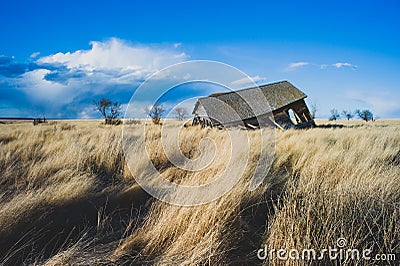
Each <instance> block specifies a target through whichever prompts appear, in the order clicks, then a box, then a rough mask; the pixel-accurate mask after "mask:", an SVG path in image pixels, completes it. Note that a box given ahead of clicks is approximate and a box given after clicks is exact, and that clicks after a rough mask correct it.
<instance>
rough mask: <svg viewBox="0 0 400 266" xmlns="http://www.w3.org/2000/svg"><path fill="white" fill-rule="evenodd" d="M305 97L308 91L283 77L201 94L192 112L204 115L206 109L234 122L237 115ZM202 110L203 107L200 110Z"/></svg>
mask: <svg viewBox="0 0 400 266" xmlns="http://www.w3.org/2000/svg"><path fill="white" fill-rule="evenodd" d="M258 89H261V92H262V93H263V94H264V96H265V98H263V97H262V95H260V90H258ZM242 97H243V98H244V99H246V100H247V102H248V103H247V102H245V101H244V100H243V98H242ZM306 97H307V95H305V94H304V93H303V92H302V91H300V90H299V89H297V88H296V87H295V86H293V85H292V84H291V83H290V82H288V81H281V82H276V83H271V84H266V85H262V86H259V87H253V88H247V89H243V90H238V91H234V92H226V93H215V94H211V95H210V96H208V97H204V98H200V99H199V100H198V102H197V103H196V106H195V108H194V110H193V114H199V115H200V116H201V115H205V113H204V111H205V112H206V115H207V116H209V117H212V118H214V119H217V120H219V119H222V121H225V122H228V121H230V122H233V121H236V120H238V116H239V117H240V119H241V120H244V119H247V118H251V117H254V116H256V115H260V114H265V113H269V112H272V111H274V110H277V109H279V108H281V107H283V106H286V105H289V104H291V103H293V102H296V101H298V100H301V99H304V98H306ZM218 100H219V101H222V102H224V103H226V105H224V104H218ZM265 100H267V101H268V104H269V106H268V104H266V103H265ZM200 105H201V106H200ZM250 106H251V107H250ZM202 107H204V109H203V108H202ZM199 108H200V109H199ZM232 109H233V110H232ZM199 111H201V112H200V113H201V114H200V113H199ZM232 111H235V114H232Z"/></svg>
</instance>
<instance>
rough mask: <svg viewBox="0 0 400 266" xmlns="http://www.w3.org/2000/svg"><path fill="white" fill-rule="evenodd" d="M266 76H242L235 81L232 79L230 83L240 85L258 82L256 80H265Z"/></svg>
mask: <svg viewBox="0 0 400 266" xmlns="http://www.w3.org/2000/svg"><path fill="white" fill-rule="evenodd" d="M266 80H267V78H263V77H260V76H254V77H244V78H241V79H238V80H235V81H232V82H231V83H230V84H231V85H233V86H242V85H251V84H253V83H258V82H265V81H266Z"/></svg>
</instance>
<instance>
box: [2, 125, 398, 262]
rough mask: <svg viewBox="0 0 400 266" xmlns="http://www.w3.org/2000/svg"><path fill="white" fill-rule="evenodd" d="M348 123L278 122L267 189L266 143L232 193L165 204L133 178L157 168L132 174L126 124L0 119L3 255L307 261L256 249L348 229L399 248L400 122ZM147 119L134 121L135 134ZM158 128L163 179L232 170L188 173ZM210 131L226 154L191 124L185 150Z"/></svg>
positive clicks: (200, 178)
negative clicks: (256, 177)
mask: <svg viewBox="0 0 400 266" xmlns="http://www.w3.org/2000/svg"><path fill="white" fill-rule="evenodd" d="M319 123H320V124H321V123H324V122H321V121H320V122H319ZM339 123H342V121H337V122H336V124H339ZM343 124H344V126H343V127H336V126H335V125H331V126H330V127H326V128H314V129H309V130H297V131H296V130H288V131H278V132H277V140H276V153H275V159H274V162H273V166H272V168H271V170H270V172H269V173H268V175H267V176H266V179H265V181H264V183H263V185H262V186H261V187H259V188H258V189H256V190H254V191H252V192H250V191H249V190H248V185H249V182H250V179H251V175H252V172H253V171H254V168H255V167H256V165H257V159H258V156H259V154H258V153H257V149H256V150H255V152H253V153H252V154H250V158H249V164H248V166H247V168H246V169H245V172H244V176H243V178H241V179H240V180H239V182H238V183H237V184H236V185H235V186H234V187H233V189H232V190H231V191H229V193H227V194H226V195H224V196H223V197H221V198H219V199H217V200H215V201H213V202H211V203H208V204H204V205H201V206H195V207H181V206H174V205H170V204H167V203H164V202H160V201H158V200H155V199H153V198H152V197H150V196H149V195H147V194H146V193H145V192H144V191H142V190H141V189H140V187H139V186H138V185H137V184H136V182H135V179H134V177H135V176H137V175H146V172H144V171H143V169H145V168H143V164H144V162H142V161H141V159H140V158H139V159H138V160H137V161H135V162H134V165H135V167H134V169H131V170H132V171H129V169H128V167H127V164H126V162H125V158H124V154H123V151H122V145H121V135H122V134H121V133H122V132H121V130H122V127H121V126H104V125H101V124H100V122H99V121H68V122H58V123H57V124H56V127H57V131H55V132H54V128H53V127H54V124H53V125H39V126H36V127H34V126H33V125H31V124H27V123H21V124H11V125H4V124H0V170H1V179H0V199H1V200H0V262H1V263H3V264H5V265H7V264H9V265H14V264H21V263H25V264H46V265H60V264H61V265H62V264H81V265H88V264H124V263H127V264H131V263H133V264H136V263H137V264H139V263H142V264H157V265H164V264H184V265H194V264H216V265H223V264H261V263H266V264H284V263H287V264H294V265H302V264H304V263H306V264H307V262H304V261H300V260H296V261H286V262H282V261H278V260H277V258H274V259H273V260H272V261H271V260H269V261H268V260H267V261H264V262H263V261H261V260H259V259H258V258H257V250H258V249H260V248H263V247H264V245H266V246H267V248H268V250H271V249H280V248H286V249H293V248H296V249H299V250H301V249H303V248H315V249H318V248H326V247H329V246H334V245H335V241H336V240H337V239H338V238H339V237H343V238H346V240H347V246H348V247H351V248H358V249H364V248H372V249H373V251H374V253H395V254H399V253H400V223H399V222H400V201H399V197H400V196H399V191H400V134H399V133H400V122H398V121H381V122H380V121H377V122H374V123H371V122H368V123H361V122H356V123H354V122H343ZM139 126H140V125H136V124H135V125H128V127H130V128H131V129H133V132H134V129H135V128H139ZM148 132H149V136H148V142H147V145H148V146H149V147H150V149H149V150H150V151H151V152H150V154H151V159H152V161H153V163H154V164H155V165H156V166H157V168H158V169H160V171H162V174H163V177H164V178H167V179H169V180H173V181H174V182H180V183H185V184H191V185H192V184H202V183H205V182H208V181H210V180H213V179H214V178H215V177H216V176H217V175H218V174H219V173H220V172H221V171H222V170H223V169H224V167H226V161H224V160H223V159H218V160H216V161H215V162H213V163H212V164H211V165H210V167H209V168H208V169H207V170H206V171H202V172H199V173H196V172H192V173H190V172H187V171H183V170H181V169H179V168H177V167H175V166H173V165H172V164H171V163H169V162H168V159H167V158H166V156H165V154H164V153H163V152H162V147H161V146H160V144H159V143H160V142H159V138H160V137H161V134H160V128H159V127H158V126H150V127H149V131H148ZM249 134H255V132H249ZM204 137H209V138H211V139H213V140H214V141H215V143H216V146H217V147H218V149H217V151H218V152H217V157H216V158H223V156H222V157H221V156H219V157H218V153H219V154H220V155H223V154H226V153H227V152H228V151H229V149H228V146H229V140H228V139H227V138H228V136H227V135H226V134H225V133H224V131H219V130H217V129H212V130H210V129H200V128H197V127H188V128H182V130H181V133H180V138H181V139H182V142H181V143H182V145H181V148H182V151H183V153H184V154H185V155H186V156H188V157H190V158H196V157H198V156H200V154H201V149H199V143H200V141H201V139H203V138H204ZM138 145H139V144H138ZM233 145H235V143H234V144H233ZM252 145H257V143H252ZM398 259H400V257H399V258H398ZM324 263H325V264H330V263H332V264H334V263H338V262H330V261H324ZM340 263H341V264H342V265H352V264H354V261H349V260H348V261H344V260H343V261H341V262H340ZM368 263H369V264H379V262H373V261H369V262H363V264H368Z"/></svg>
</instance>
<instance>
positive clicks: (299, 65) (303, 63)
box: [289, 62, 310, 69]
mask: <svg viewBox="0 0 400 266" xmlns="http://www.w3.org/2000/svg"><path fill="white" fill-rule="evenodd" d="M309 64H310V63H309V62H294V63H290V64H289V68H292V69H293V68H299V67H303V66H306V65H309Z"/></svg>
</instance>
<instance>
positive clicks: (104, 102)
mask: <svg viewBox="0 0 400 266" xmlns="http://www.w3.org/2000/svg"><path fill="white" fill-rule="evenodd" d="M93 104H94V105H95V106H96V110H97V111H99V113H100V114H101V115H102V116H103V118H104V122H105V124H106V125H118V124H120V123H121V120H119V119H118V117H119V116H120V115H121V104H120V103H118V102H113V101H111V100H109V99H106V98H104V97H103V98H101V100H100V101H96V100H93Z"/></svg>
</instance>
